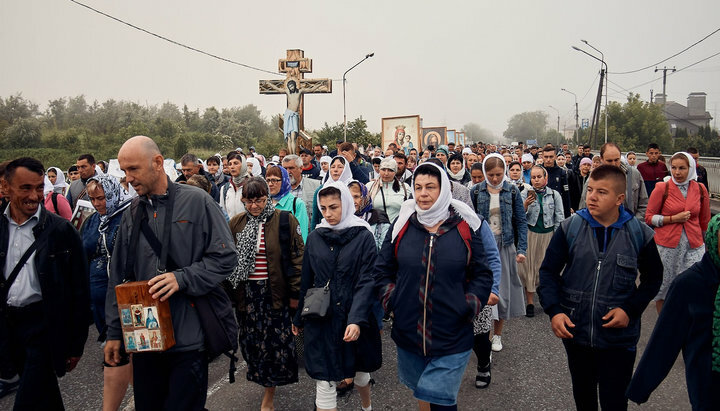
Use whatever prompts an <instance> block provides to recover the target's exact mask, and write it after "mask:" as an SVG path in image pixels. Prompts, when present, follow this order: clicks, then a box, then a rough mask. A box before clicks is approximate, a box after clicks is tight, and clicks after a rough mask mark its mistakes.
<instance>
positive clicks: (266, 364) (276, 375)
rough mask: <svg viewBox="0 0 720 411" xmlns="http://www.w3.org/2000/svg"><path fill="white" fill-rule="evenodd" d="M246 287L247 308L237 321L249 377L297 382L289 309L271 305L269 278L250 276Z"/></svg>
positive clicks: (263, 381)
mask: <svg viewBox="0 0 720 411" xmlns="http://www.w3.org/2000/svg"><path fill="white" fill-rule="evenodd" d="M245 290H246V292H245V296H246V297H245V298H246V299H245V301H246V306H245V309H246V311H245V312H244V313H240V316H239V318H238V323H239V328H240V349H241V351H242V356H243V358H244V359H245V362H247V366H248V371H247V379H248V381H252V382H255V383H258V384H260V385H262V386H263V387H275V386H279V385H287V384H293V383H296V382H297V381H298V365H297V358H296V356H295V339H294V338H293V334H292V322H291V321H290V309H289V308H288V307H282V308H281V309H279V310H275V309H273V308H272V296H271V295H270V288H269V282H268V281H267V280H260V281H256V280H249V281H248V282H247V287H245Z"/></svg>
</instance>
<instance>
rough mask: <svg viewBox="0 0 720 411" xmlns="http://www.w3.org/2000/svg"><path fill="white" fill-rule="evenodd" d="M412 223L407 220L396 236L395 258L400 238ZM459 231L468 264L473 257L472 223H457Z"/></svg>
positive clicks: (463, 221)
mask: <svg viewBox="0 0 720 411" xmlns="http://www.w3.org/2000/svg"><path fill="white" fill-rule="evenodd" d="M481 221H482V220H481ZM409 224H410V220H408V221H406V222H405V225H404V226H403V228H401V229H400V232H399V233H398V235H397V238H395V248H394V252H395V254H394V255H395V258H397V253H398V247H400V240H401V239H402V238H403V236H404V235H405V232H406V231H407V229H408V225H409ZM457 229H458V232H459V233H460V237H462V239H463V242H464V243H465V247H466V248H467V264H469V263H470V260H471V258H472V232H471V230H470V225H468V223H467V222H466V221H465V220H462V221H460V223H458V225H457Z"/></svg>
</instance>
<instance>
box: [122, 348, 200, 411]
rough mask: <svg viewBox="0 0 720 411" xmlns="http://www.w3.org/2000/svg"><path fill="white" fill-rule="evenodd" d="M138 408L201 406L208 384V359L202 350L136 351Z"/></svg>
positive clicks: (136, 404)
mask: <svg viewBox="0 0 720 411" xmlns="http://www.w3.org/2000/svg"><path fill="white" fill-rule="evenodd" d="M132 362H133V389H134V392H135V408H136V409H137V410H138V411H143V410H152V411H156V410H188V411H189V410H202V409H204V408H205V400H206V399H207V388H208V363H207V357H206V355H205V353H204V352H203V351H197V350H195V351H185V352H164V353H135V354H133V359H132Z"/></svg>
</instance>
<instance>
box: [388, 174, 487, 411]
mask: <svg viewBox="0 0 720 411" xmlns="http://www.w3.org/2000/svg"><path fill="white" fill-rule="evenodd" d="M413 188H414V195H413V199H411V200H407V201H406V202H405V203H403V206H402V208H401V209H400V215H399V216H398V219H397V220H396V221H395V223H394V225H393V227H392V231H391V235H388V236H386V237H385V242H384V243H383V246H382V249H381V251H380V256H379V257H378V262H377V264H376V267H375V276H376V279H375V281H376V284H375V286H376V288H377V289H378V292H379V295H380V297H381V300H382V303H383V306H384V307H385V309H386V311H388V312H390V311H392V312H394V316H395V321H394V323H393V327H392V334H391V336H392V339H393V340H394V341H395V344H397V350H398V377H399V378H400V381H401V382H402V383H403V384H405V385H406V386H407V387H408V388H410V389H411V390H413V394H414V396H415V398H417V399H418V400H419V401H420V408H421V409H423V408H424V409H426V407H427V405H428V403H429V404H430V407H431V409H447V410H455V409H457V394H458V391H459V389H460V382H461V381H462V376H463V373H464V371H465V367H466V366H467V363H468V359H469V357H470V353H471V352H472V348H473V326H472V320H473V317H474V316H475V315H477V314H478V313H479V312H480V310H481V309H482V307H483V305H485V303H486V302H487V301H488V297H489V295H490V288H491V286H492V282H493V275H492V272H491V270H490V268H489V267H488V265H487V264H486V262H485V260H486V259H485V258H484V255H485V250H484V247H483V241H482V236H481V233H480V230H479V229H480V227H481V224H482V220H481V219H480V218H478V216H477V215H476V214H475V212H474V211H473V210H472V209H471V208H470V207H469V206H468V205H466V204H465V203H463V202H461V201H458V200H453V199H452V194H451V193H450V180H449V178H448V176H447V173H446V172H445V170H443V169H442V168H440V167H439V166H437V165H435V164H433V163H424V164H421V165H420V166H418V168H417V169H416V170H415V173H414V176H413Z"/></svg>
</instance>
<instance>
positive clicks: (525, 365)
mask: <svg viewBox="0 0 720 411" xmlns="http://www.w3.org/2000/svg"><path fill="white" fill-rule="evenodd" d="M536 311H538V310H537V308H536ZM656 320H657V314H656V312H655V307H654V304H651V305H650V306H648V308H647V309H646V310H645V312H644V314H643V319H642V336H641V339H640V343H639V345H638V353H639V354H641V353H642V351H643V350H644V347H645V345H646V343H647V340H648V337H649V336H650V333H651V331H652V327H653V326H654V324H655V321H656ZM90 331H91V337H90V338H89V339H88V342H87V344H86V349H85V355H84V357H83V359H82V360H81V361H80V364H79V365H78V368H77V369H76V370H75V371H73V372H72V373H70V374H68V375H67V376H66V377H64V378H62V379H61V380H60V387H61V391H62V394H63V399H64V401H65V407H66V408H67V409H68V410H98V409H101V408H102V384H103V377H102V365H101V350H100V346H99V344H98V343H97V342H96V341H94V339H95V338H96V337H97V333H96V332H95V330H94V327H93V328H92V329H91V330H90ZM388 331H389V330H386V331H385V332H384V333H383V364H384V365H383V367H382V368H381V369H380V370H378V371H377V372H375V373H373V378H374V379H375V381H376V384H375V386H374V387H373V390H372V400H373V409H375V410H412V409H417V402H416V401H415V400H414V399H413V397H412V393H411V392H410V390H409V389H407V388H406V387H405V386H403V385H402V384H401V383H400V382H399V381H398V379H397V371H396V369H397V356H396V348H395V345H394V344H393V342H392V340H391V339H390V337H389V332H388ZM503 346H504V347H503V350H502V351H501V352H499V353H494V354H493V368H492V383H491V384H490V387H488V388H487V389H484V390H479V389H476V388H475V385H474V382H475V366H476V360H475V356H474V355H472V356H471V359H470V364H469V366H468V367H467V369H466V371H465V375H464V377H463V382H462V385H461V388H460V394H459V397H458V409H460V410H529V409H534V410H541V409H546V410H570V409H574V408H575V407H574V402H573V399H572V391H571V385H570V375H569V373H568V370H567V359H566V356H565V351H564V349H563V347H562V343H561V342H560V340H559V339H557V338H556V337H555V336H554V334H553V333H552V331H551V330H550V321H549V319H548V317H547V316H546V315H545V314H543V313H542V312H540V313H538V314H537V315H536V316H535V317H534V318H525V317H522V318H517V319H512V320H510V321H508V322H507V324H506V326H505V330H504V333H503ZM637 360H639V357H638V359H637ZM637 360H636V364H637ZM245 371H246V368H245V364H244V362H241V363H240V364H239V367H238V371H237V374H236V376H237V380H236V382H235V383H234V384H229V383H228V380H227V378H228V375H227V373H228V363H227V361H226V359H224V358H223V359H218V360H216V361H214V362H213V363H212V364H210V375H209V381H210V384H209V387H208V399H207V404H206V407H207V408H208V409H210V410H257V409H259V408H260V403H261V400H262V395H263V388H262V387H260V386H259V385H256V384H254V383H251V382H249V381H247V380H246V379H245ZM684 372H685V367H684V364H683V363H682V357H681V356H680V357H678V360H677V361H676V363H675V366H674V367H673V369H672V370H671V372H670V374H669V375H668V376H667V378H666V379H665V381H664V382H663V383H662V384H661V385H660V387H658V389H657V390H655V392H654V393H653V395H652V396H651V397H650V400H649V401H648V403H646V404H643V405H642V406H637V405H635V404H632V403H631V405H630V409H631V410H637V409H651V410H684V409H690V403H689V401H688V397H687V389H686V386H685V378H684ZM130 391H131V390H130ZM39 394H41V393H39ZM314 396H315V384H314V381H312V380H311V379H310V378H309V377H308V376H307V375H306V374H305V372H304V371H303V370H301V372H300V381H299V382H298V383H297V384H293V385H291V386H286V387H279V388H278V389H277V391H276V395H275V408H276V409H277V410H312V409H313V406H314ZM13 399H14V395H12V394H11V395H9V396H7V397H5V398H3V399H0V410H9V409H12V404H13ZM338 408H339V409H340V410H348V409H355V410H359V409H360V397H359V395H358V394H357V391H356V390H353V391H351V392H350V393H349V394H348V395H346V396H345V397H342V398H340V399H339V400H338ZM121 409H125V410H132V409H134V407H133V403H132V398H131V395H130V393H128V395H126V398H125V401H124V403H123V406H122V407H121Z"/></svg>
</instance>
